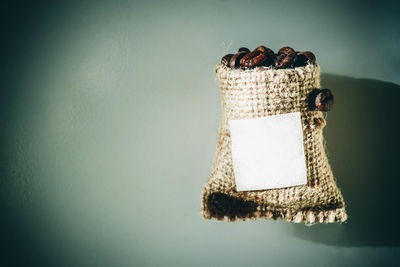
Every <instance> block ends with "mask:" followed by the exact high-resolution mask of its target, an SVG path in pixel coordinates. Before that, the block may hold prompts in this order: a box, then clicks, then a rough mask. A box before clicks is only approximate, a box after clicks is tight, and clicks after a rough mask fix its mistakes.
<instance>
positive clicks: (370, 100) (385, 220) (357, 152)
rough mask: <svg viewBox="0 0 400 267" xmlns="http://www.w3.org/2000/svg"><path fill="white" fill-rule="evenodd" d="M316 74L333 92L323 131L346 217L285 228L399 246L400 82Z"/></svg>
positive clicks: (354, 242)
mask: <svg viewBox="0 0 400 267" xmlns="http://www.w3.org/2000/svg"><path fill="white" fill-rule="evenodd" d="M321 79H322V80H321V81H322V87H326V88H330V89H331V90H332V91H333V93H334V95H335V106H334V108H333V110H332V111H330V112H329V113H328V117H327V119H328V124H327V126H326V128H325V130H324V136H325V138H326V146H327V147H326V148H327V153H328V158H329V161H330V164H331V166H332V170H333V173H334V175H335V177H336V180H337V184H338V186H339V187H340V189H341V191H342V193H343V197H344V200H345V202H346V206H347V213H348V216H349V219H348V221H347V222H346V223H344V224H329V225H325V224H321V225H314V226H312V227H304V225H296V224H295V225H293V226H292V228H290V229H291V231H293V234H294V235H295V236H296V237H299V238H301V239H305V240H310V241H314V242H321V243H325V244H329V245H338V246H399V245H400V234H399V233H400V232H399V227H398V218H399V217H400V216H399V215H398V213H399V206H398V203H399V201H400V160H399V158H400V157H399V152H400V136H399V131H400V126H399V124H400V119H399V116H400V112H399V108H400V107H399V104H398V103H399V100H400V86H399V85H396V84H393V83H387V82H383V81H378V80H370V79H355V78H350V77H345V76H338V75H332V74H322V76H321Z"/></svg>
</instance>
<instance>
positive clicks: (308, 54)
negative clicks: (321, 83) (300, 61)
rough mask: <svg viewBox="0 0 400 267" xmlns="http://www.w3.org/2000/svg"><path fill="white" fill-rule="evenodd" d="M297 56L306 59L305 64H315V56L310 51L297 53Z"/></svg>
mask: <svg viewBox="0 0 400 267" xmlns="http://www.w3.org/2000/svg"><path fill="white" fill-rule="evenodd" d="M297 55H301V56H304V57H306V58H307V62H309V63H310V64H315V62H316V58H315V55H314V54H313V53H312V52H310V51H304V52H299V53H297Z"/></svg>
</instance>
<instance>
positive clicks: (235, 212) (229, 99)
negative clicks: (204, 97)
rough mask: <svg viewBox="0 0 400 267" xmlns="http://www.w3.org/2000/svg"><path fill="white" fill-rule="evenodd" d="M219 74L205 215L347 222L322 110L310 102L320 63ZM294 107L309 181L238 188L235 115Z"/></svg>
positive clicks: (223, 69) (255, 114) (290, 110)
mask: <svg viewBox="0 0 400 267" xmlns="http://www.w3.org/2000/svg"><path fill="white" fill-rule="evenodd" d="M216 73H217V77H218V80H219V87H220V95H221V109H222V118H221V121H220V124H219V129H218V142H217V148H216V153H215V157H214V162H213V166H212V171H211V175H210V177H209V179H208V181H207V183H206V184H205V186H204V188H203V192H202V203H201V211H202V215H203V217H204V218H205V219H211V218H215V219H217V220H224V219H226V220H228V221H237V220H248V219H257V218H272V219H278V218H280V219H283V220H286V221H291V222H296V223H306V224H313V223H333V222H344V221H345V220H346V219H347V215H346V211H345V204H344V201H343V197H342V195H341V193H340V190H339V189H338V187H337V186H336V183H335V180H334V177H333V174H332V170H331V167H330V165H329V163H328V159H327V156H326V153H325V149H324V139H323V136H322V129H323V127H324V126H325V124H326V122H325V119H324V116H323V113H322V112H321V111H317V110H314V109H311V108H309V104H308V102H309V97H310V95H311V94H312V92H313V89H315V88H319V87H320V67H319V66H318V65H316V64H314V65H307V66H304V67H297V68H294V69H279V70H275V69H271V70H260V69H253V70H240V69H231V68H227V67H225V66H223V65H217V67H216ZM294 112H299V114H300V118H301V119H300V120H301V126H300V122H299V129H301V128H302V129H301V131H302V136H303V138H302V139H303V146H304V154H303V155H304V159H305V164H304V161H303V164H304V165H305V169H306V171H305V178H304V179H305V180H306V181H305V182H304V183H305V184H303V185H295V186H288V187H280V188H272V189H265V190H248V191H238V190H237V185H236V179H235V173H234V169H235V168H234V167H235V166H234V164H233V161H232V139H231V130H230V126H229V125H230V124H229V122H230V120H240V119H257V118H266V117H268V116H273V115H278V114H290V113H292V114H294ZM301 131H300V133H301ZM300 138H301V135H300ZM300 140H301V139H300ZM265 179H268V177H265Z"/></svg>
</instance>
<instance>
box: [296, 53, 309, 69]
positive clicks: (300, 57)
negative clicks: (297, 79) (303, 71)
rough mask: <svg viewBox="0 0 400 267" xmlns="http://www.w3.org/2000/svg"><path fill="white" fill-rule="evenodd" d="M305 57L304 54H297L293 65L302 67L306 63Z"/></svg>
mask: <svg viewBox="0 0 400 267" xmlns="http://www.w3.org/2000/svg"><path fill="white" fill-rule="evenodd" d="M307 61H308V59H307V57H306V56H305V55H304V54H299V53H298V54H297V60H296V62H295V64H294V65H295V67H303V66H305V65H307Z"/></svg>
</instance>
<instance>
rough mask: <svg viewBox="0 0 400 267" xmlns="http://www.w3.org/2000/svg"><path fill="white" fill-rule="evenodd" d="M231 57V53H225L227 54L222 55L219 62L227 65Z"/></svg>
mask: <svg viewBox="0 0 400 267" xmlns="http://www.w3.org/2000/svg"><path fill="white" fill-rule="evenodd" d="M232 57H233V54H227V55H225V56H223V57H222V59H221V64H223V65H225V66H228V65H229V61H230V60H231V58H232Z"/></svg>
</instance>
